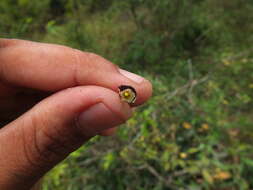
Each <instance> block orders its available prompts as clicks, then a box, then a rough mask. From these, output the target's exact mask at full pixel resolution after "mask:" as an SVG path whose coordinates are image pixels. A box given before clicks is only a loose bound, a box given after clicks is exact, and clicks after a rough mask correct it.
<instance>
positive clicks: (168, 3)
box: [0, 0, 253, 190]
mask: <svg viewBox="0 0 253 190" xmlns="http://www.w3.org/2000/svg"><path fill="white" fill-rule="evenodd" d="M0 18H1V20H0V33H1V36H2V37H11V38H22V39H29V40H36V41H41V42H50V43H59V44H64V45H68V46H71V47H74V48H79V49H82V50H84V51H92V52H94V53H97V54H99V55H102V56H104V57H105V58H107V59H109V60H111V61H113V62H114V63H116V64H119V65H120V66H121V67H123V68H125V69H128V70H130V71H133V72H135V73H139V74H141V75H143V76H145V77H147V78H149V79H150V80H151V81H152V83H153V85H154V95H153V98H152V99H151V100H150V101H149V102H148V103H147V104H146V105H144V106H142V107H140V108H139V109H138V110H137V112H136V114H135V116H134V117H133V118H132V119H130V121H129V122H128V123H127V124H125V125H124V126H122V127H121V128H120V129H119V131H118V133H117V135H116V136H113V137H108V138H105V137H96V138H94V139H93V140H92V141H90V142H89V143H88V144H86V145H85V146H83V147H82V148H80V149H79V150H78V151H76V152H74V153H73V154H72V155H71V156H70V157H69V158H68V159H66V160H65V161H64V162H63V163H62V164H60V165H59V166H57V167H56V168H55V169H54V170H53V171H52V172H50V173H49V174H48V176H47V178H46V180H45V184H44V187H43V189H44V190H49V189H54V190H81V189H85V190H93V189H96V190H112V189H116V190H123V189H128V190H130V189H131V190H135V189H136V190H146V189H148V190H149V189H154V190H163V189H168V190H184V189H185V190H186V189H187V190H188V189H189V190H201V189H207V190H208V189H214V190H225V189H229V190H247V189H253V145H252V143H253V96H252V95H253V53H252V52H253V49H252V48H253V46H252V44H253V35H252V34H253V22H252V21H253V2H252V1H251V0H245V1H242V0H223V1H220V0H195V1H193V0H124V1H123V0H122V1H119V0H101V1H99V0H86V1H82V0H43V1H29V0H1V1H0Z"/></svg>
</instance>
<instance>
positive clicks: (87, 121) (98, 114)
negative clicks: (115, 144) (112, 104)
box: [78, 103, 130, 136]
mask: <svg viewBox="0 0 253 190" xmlns="http://www.w3.org/2000/svg"><path fill="white" fill-rule="evenodd" d="M128 109H129V108H128ZM121 114H123V116H122V117H119V114H117V113H114V112H112V111H111V110H110V109H109V108H107V106H105V105H104V104H103V103H98V104H95V105H93V106H92V107H90V108H88V109H87V110H85V111H84V112H83V113H81V114H80V115H79V117H78V126H79V127H80V128H81V130H82V131H83V133H85V135H87V136H89V135H91V136H92V135H97V134H98V133H100V132H101V131H103V130H105V129H108V128H112V127H115V126H117V125H120V124H122V123H124V121H125V120H126V119H128V118H129V117H130V115H127V114H126V112H124V111H122V113H121ZM123 117H124V118H123Z"/></svg>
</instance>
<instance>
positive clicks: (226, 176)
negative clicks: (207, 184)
mask: <svg viewBox="0 0 253 190" xmlns="http://www.w3.org/2000/svg"><path fill="white" fill-rule="evenodd" d="M214 178H215V179H217V180H227V179H229V178H231V174H230V173H229V172H226V171H218V172H217V173H216V174H215V175H214Z"/></svg>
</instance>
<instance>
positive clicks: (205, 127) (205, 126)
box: [201, 123, 209, 131]
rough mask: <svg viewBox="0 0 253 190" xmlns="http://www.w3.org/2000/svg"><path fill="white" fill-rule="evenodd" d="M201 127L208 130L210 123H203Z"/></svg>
mask: <svg viewBox="0 0 253 190" xmlns="http://www.w3.org/2000/svg"><path fill="white" fill-rule="evenodd" d="M201 128H202V129H203V130H206V131H207V130H208V129H209V125H208V124H206V123H204V124H202V125H201Z"/></svg>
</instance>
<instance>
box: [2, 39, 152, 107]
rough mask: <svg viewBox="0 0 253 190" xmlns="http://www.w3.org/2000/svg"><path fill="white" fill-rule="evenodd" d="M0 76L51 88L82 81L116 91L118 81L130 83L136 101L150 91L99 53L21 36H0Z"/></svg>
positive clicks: (15, 82) (29, 85) (143, 82)
mask: <svg viewBox="0 0 253 190" xmlns="http://www.w3.org/2000/svg"><path fill="white" fill-rule="evenodd" d="M0 78H1V80H2V81H3V82H4V83H7V84H11V85H15V86H21V87H27V88H33V89H38V90H43V91H52V92H54V91H59V90H62V89H65V88H69V87H74V86H82V85H97V86H102V87H105V88H109V89H112V90H114V91H117V90H118V87H119V86H120V85H129V86H132V87H133V88H135V89H136V91H137V94H138V96H137V100H136V103H135V105H139V104H142V103H143V102H145V101H146V100H147V99H148V98H149V97H150V96H151V94H152V86H151V83H150V82H149V81H147V80H146V79H144V78H142V77H140V76H138V75H135V74H133V73H130V72H128V71H125V70H122V69H119V68H118V67H117V66H116V65H114V64H112V63H111V62H109V61H108V60H106V59H104V58H102V57H100V56H98V55H95V54H93V53H87V52H82V51H79V50H76V49H72V48H68V47H66V46H60V45H53V44H44V43H36V42H30V41H23V40H9V39H1V40H0Z"/></svg>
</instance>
